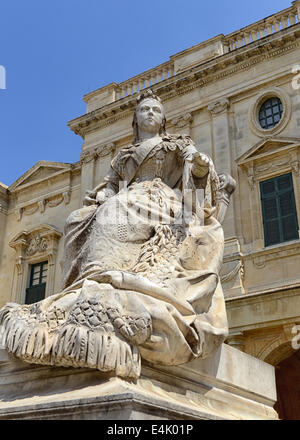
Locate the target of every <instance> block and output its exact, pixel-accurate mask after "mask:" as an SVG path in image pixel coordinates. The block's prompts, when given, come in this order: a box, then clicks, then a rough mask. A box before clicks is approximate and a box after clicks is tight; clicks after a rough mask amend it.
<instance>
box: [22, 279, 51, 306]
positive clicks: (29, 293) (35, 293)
mask: <svg viewBox="0 0 300 440" xmlns="http://www.w3.org/2000/svg"><path fill="white" fill-rule="evenodd" d="M45 291H46V283H43V284H38V285H37V286H34V287H28V288H27V289H26V297H25V304H33V303H35V302H38V301H41V300H42V299H44V298H45Z"/></svg>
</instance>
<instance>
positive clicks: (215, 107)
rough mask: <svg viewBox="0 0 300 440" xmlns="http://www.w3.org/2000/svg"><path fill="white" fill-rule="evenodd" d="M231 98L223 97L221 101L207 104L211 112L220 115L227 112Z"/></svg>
mask: <svg viewBox="0 0 300 440" xmlns="http://www.w3.org/2000/svg"><path fill="white" fill-rule="evenodd" d="M229 105H230V103H229V99H227V98H223V99H220V100H219V101H215V102H212V103H211V104H209V105H208V106H207V109H208V110H209V111H210V112H211V114H212V115H218V114H221V113H223V112H225V111H226V110H227V109H228V108H229Z"/></svg>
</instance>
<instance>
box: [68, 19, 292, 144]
mask: <svg viewBox="0 0 300 440" xmlns="http://www.w3.org/2000/svg"><path fill="white" fill-rule="evenodd" d="M299 37H300V23H297V24H295V25H294V26H291V27H289V28H287V29H284V30H281V31H280V32H277V33H275V34H272V35H270V36H268V37H265V38H262V39H260V40H257V41H255V42H253V43H250V44H248V45H246V46H243V47H241V48H239V49H236V50H234V51H232V52H229V53H226V54H224V55H221V56H219V57H217V58H215V59H212V60H209V61H207V62H205V63H202V64H200V65H198V66H195V67H193V68H191V69H188V70H186V71H184V72H181V73H179V74H177V75H175V76H173V77H171V78H168V79H166V80H164V81H162V82H160V83H158V84H155V85H153V86H151V88H152V89H153V91H154V92H155V93H157V94H158V95H159V96H160V97H161V98H162V100H163V101H164V102H167V101H168V100H170V99H172V98H174V97H176V96H178V95H184V94H186V93H188V92H190V91H192V90H193V89H195V88H198V87H203V86H205V85H207V84H209V83H213V82H215V81H218V80H220V79H224V78H226V77H228V76H231V75H233V74H236V73H238V72H241V71H243V70H247V69H249V68H251V67H253V66H254V65H255V64H258V63H261V62H263V61H265V60H268V59H272V58H274V57H277V56H280V55H282V54H285V53H288V52H289V51H292V50H294V49H296V48H298V47H300V38H299ZM136 96H137V95H136V94H134V95H130V96H127V97H125V98H122V99H120V100H118V101H115V102H113V103H111V104H108V105H106V106H104V107H102V108H99V109H97V110H93V111H91V112H90V113H87V114H85V115H83V116H80V117H78V118H76V119H73V120H71V121H69V123H68V125H69V127H70V129H71V130H72V131H74V133H75V134H78V135H80V136H82V137H83V138H84V137H85V135H86V134H87V133H89V132H91V131H93V130H94V129H95V128H102V127H105V126H108V125H110V124H113V123H114V122H116V121H118V120H120V119H125V118H127V117H129V116H130V115H131V114H132V111H133V109H134V108H135V105H136Z"/></svg>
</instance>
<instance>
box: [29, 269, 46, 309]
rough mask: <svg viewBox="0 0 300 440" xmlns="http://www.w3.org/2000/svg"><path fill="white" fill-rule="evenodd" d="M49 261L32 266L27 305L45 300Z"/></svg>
mask: <svg viewBox="0 0 300 440" xmlns="http://www.w3.org/2000/svg"><path fill="white" fill-rule="evenodd" d="M47 266H48V261H43V262H41V263H37V264H32V265H31V267H30V279H29V287H28V288H27V289H26V295H25V304H33V303H35V302H38V301H41V300H42V299H44V298H45V292H46V283H45V279H46V274H47Z"/></svg>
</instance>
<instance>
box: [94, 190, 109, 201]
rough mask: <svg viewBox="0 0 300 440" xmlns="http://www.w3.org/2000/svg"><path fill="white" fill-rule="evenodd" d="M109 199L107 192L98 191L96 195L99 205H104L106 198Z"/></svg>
mask: <svg viewBox="0 0 300 440" xmlns="http://www.w3.org/2000/svg"><path fill="white" fill-rule="evenodd" d="M107 199H108V196H107V195H106V194H105V191H103V190H102V191H98V192H97V196H96V202H97V203H98V204H99V205H102V204H103V203H104V202H106V200H107Z"/></svg>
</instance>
